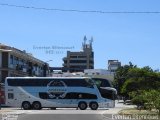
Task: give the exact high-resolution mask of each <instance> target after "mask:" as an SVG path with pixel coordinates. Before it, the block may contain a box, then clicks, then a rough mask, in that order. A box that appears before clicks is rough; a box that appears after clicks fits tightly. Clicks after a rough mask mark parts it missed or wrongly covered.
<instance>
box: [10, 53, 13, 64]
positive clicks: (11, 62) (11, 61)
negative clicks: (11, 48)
mask: <svg viewBox="0 0 160 120" xmlns="http://www.w3.org/2000/svg"><path fill="white" fill-rule="evenodd" d="M10 64H13V55H10Z"/></svg>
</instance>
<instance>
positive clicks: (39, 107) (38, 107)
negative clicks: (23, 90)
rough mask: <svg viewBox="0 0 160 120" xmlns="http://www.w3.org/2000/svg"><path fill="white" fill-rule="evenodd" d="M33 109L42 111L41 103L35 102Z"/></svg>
mask: <svg viewBox="0 0 160 120" xmlns="http://www.w3.org/2000/svg"><path fill="white" fill-rule="evenodd" d="M32 107H33V109H35V110H40V109H42V107H41V103H40V102H38V101H36V102H33V104H32Z"/></svg>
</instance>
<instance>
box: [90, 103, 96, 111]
mask: <svg viewBox="0 0 160 120" xmlns="http://www.w3.org/2000/svg"><path fill="white" fill-rule="evenodd" d="M89 107H90V108H91V109H92V110H97V109H98V103H97V102H91V103H90V104H89Z"/></svg>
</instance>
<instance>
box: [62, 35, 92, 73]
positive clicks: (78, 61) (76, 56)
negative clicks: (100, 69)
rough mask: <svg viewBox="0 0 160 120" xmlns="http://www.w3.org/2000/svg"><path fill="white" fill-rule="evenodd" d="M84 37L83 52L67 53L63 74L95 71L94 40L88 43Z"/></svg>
mask: <svg viewBox="0 0 160 120" xmlns="http://www.w3.org/2000/svg"><path fill="white" fill-rule="evenodd" d="M86 41H87V38H86V36H85V37H84V42H83V43H82V51H78V52H71V51H67V57H65V58H63V61H64V64H63V72H84V69H94V52H93V48H92V42H93V38H91V40H89V43H88V44H87V43H86Z"/></svg>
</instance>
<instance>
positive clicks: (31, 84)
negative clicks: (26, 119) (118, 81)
mask: <svg viewBox="0 0 160 120" xmlns="http://www.w3.org/2000/svg"><path fill="white" fill-rule="evenodd" d="M107 94H108V89H106V88H105V87H102V88H101V90H100V88H98V87H97V85H96V84H95V81H94V80H93V79H92V78H87V77H7V78H6V80H5V96H6V105H7V106H12V107H22V108H23V109H25V110H29V109H36V110H39V109H42V108H52V109H56V108H79V109H81V110H85V109H87V107H90V108H91V109H92V110H96V109H98V108H99V107H100V108H111V107H114V106H115V102H114V99H109V98H107Z"/></svg>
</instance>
